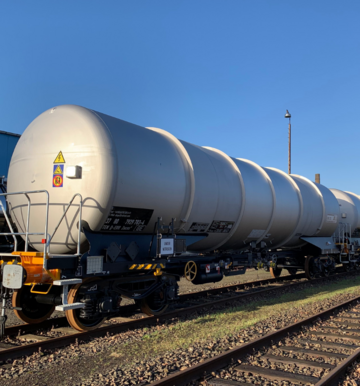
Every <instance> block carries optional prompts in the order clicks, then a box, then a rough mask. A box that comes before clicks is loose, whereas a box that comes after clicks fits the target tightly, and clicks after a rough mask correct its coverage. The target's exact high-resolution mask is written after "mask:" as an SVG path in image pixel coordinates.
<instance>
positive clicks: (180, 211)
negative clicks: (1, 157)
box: [8, 105, 360, 254]
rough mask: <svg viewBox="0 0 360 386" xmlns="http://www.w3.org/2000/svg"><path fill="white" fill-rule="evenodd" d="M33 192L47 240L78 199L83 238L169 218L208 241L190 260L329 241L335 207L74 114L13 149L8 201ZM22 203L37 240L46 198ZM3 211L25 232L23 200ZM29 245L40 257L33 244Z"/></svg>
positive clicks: (55, 115) (269, 179)
mask: <svg viewBox="0 0 360 386" xmlns="http://www.w3.org/2000/svg"><path fill="white" fill-rule="evenodd" d="M37 190H46V191H48V192H49V197H50V198H49V201H50V206H49V229H48V233H49V235H52V233H53V232H54V230H55V227H56V225H57V223H58V221H59V220H60V218H61V216H62V215H63V213H64V210H65V208H66V205H67V204H68V202H69V201H70V200H71V198H72V197H73V196H74V194H76V193H80V194H81V195H82V199H83V213H82V218H83V220H85V221H86V222H87V223H88V224H89V226H90V228H91V229H92V230H94V231H101V232H114V233H123V232H137V233H144V232H146V233H152V232H153V229H154V224H155V223H156V221H157V218H158V217H161V218H162V221H163V223H165V224H166V223H170V221H171V219H172V218H176V222H175V227H176V229H175V231H176V232H177V233H183V232H186V233H195V234H196V233H202V232H206V233H208V237H207V238H205V239H203V240H201V241H198V242H197V243H195V244H193V245H192V246H190V247H189V248H188V249H189V250H190V251H198V252H206V251H211V250H214V249H227V250H229V249H241V248H245V247H247V246H248V245H249V243H250V242H255V243H259V242H260V241H264V242H266V243H267V246H268V247H269V248H274V247H279V246H281V245H282V246H287V247H294V246H300V245H302V244H303V243H304V242H303V241H302V240H301V239H300V237H301V236H315V235H317V236H319V235H321V236H331V235H332V233H333V232H334V230H335V228H336V227H337V223H338V221H339V217H340V216H339V207H338V203H337V200H336V199H335V197H334V195H333V193H331V192H330V191H329V190H328V189H327V188H325V187H324V186H322V185H317V184H314V183H313V182H311V181H309V180H307V179H305V178H303V177H300V176H293V175H292V176H288V175H286V174H285V173H284V172H281V171H279V170H276V169H272V168H261V167H259V166H258V165H256V164H255V163H253V162H251V161H248V160H244V159H236V158H232V157H229V156H228V155H226V154H225V153H223V152H222V151H220V150H217V149H213V148H208V147H200V146H196V145H192V144H190V143H188V142H185V141H180V140H178V139H176V138H175V137H174V136H173V135H171V134H170V133H168V132H167V131H165V130H161V129H157V128H144V127H141V126H137V125H134V124H131V123H128V122H125V121H122V120H120V119H116V118H113V117H110V116H107V115H104V114H101V113H98V112H95V111H92V110H89V109H86V108H83V107H79V106H74V105H64V106H58V107H54V108H52V109H50V110H48V111H45V112H44V113H43V114H41V115H40V116H39V117H38V118H36V119H35V120H34V121H33V122H32V123H31V124H30V125H29V126H28V128H27V129H26V130H25V132H24V134H23V135H22V136H21V138H20V140H19V142H18V145H17V146H16V148H15V151H14V154H13V157H12V159H11V164H10V168H9V176H8V192H9V193H13V192H21V191H37ZM334 194H335V193H334ZM335 196H336V194H335ZM29 197H30V198H31V213H30V227H29V230H30V232H39V233H40V232H44V227H45V219H46V217H45V198H46V195H45V194H44V193H36V194H31V195H30V196H29ZM348 197H350V196H348ZM78 200H79V198H76V199H75V201H74V205H72V207H71V208H70V209H69V211H68V213H67V214H66V216H65V219H64V221H63V222H62V223H61V225H60V227H59V229H58V230H57V232H56V234H55V236H54V238H53V240H52V243H51V252H52V253H56V254H59V253H67V252H69V251H72V250H74V249H75V248H76V240H77V235H78V216H77V215H78V210H79V204H78V203H79V201H78ZM8 203H9V209H10V213H11V216H12V219H13V220H14V221H15V223H16V225H17V227H18V229H19V231H25V230H26V221H27V220H26V218H27V200H26V197H25V196H21V195H14V196H13V195H11V196H9V197H8ZM359 204H360V201H359ZM356 221H357V218H356ZM353 222H354V223H355V219H354V221H353ZM82 237H83V239H82V242H84V241H85V237H84V235H83V236H82ZM29 239H30V244H31V245H32V246H33V247H34V248H35V249H37V250H42V239H43V236H41V235H32V236H30V237H29Z"/></svg>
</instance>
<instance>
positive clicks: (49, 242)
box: [44, 193, 83, 269]
mask: <svg viewBox="0 0 360 386" xmlns="http://www.w3.org/2000/svg"><path fill="white" fill-rule="evenodd" d="M76 197H80V205H79V226H78V228H79V231H78V241H77V250H76V255H73V256H74V257H75V256H80V240H81V216H82V204H83V200H82V195H81V194H80V193H76V194H74V195H73V197H72V199H71V200H70V202H69V203H68V205H67V207H66V209H65V212H64V213H63V215H62V216H61V219H60V220H59V222H58V224H57V225H56V227H55V230H54V232H53V234H52V235H51V236H50V237H49V241H48V242H47V243H46V246H47V248H48V250H49V251H50V244H51V240H52V239H53V237H54V235H55V233H56V232H57V230H58V229H59V227H60V224H61V222H62V221H63V219H64V218H65V215H66V213H67V211H68V210H69V208H70V206H71V205H72V203H73V201H74V200H75V198H76ZM46 266H47V264H46V259H44V269H46Z"/></svg>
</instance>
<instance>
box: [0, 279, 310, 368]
mask: <svg viewBox="0 0 360 386" xmlns="http://www.w3.org/2000/svg"><path fill="white" fill-rule="evenodd" d="M305 283H307V282H305ZM302 284H304V282H296V283H292V284H285V285H283V286H279V287H274V288H270V289H269V288H267V289H263V290H260V291H252V292H247V293H244V294H239V295H235V296H232V297H229V298H225V299H219V300H216V301H212V302H209V303H204V304H198V305H194V306H191V307H186V308H181V309H178V310H174V311H170V312H167V313H165V314H163V315H157V316H149V317H146V318H142V319H134V320H131V321H129V322H123V323H117V324H112V325H108V326H105V327H99V328H98V329H96V330H92V331H86V332H77V333H74V334H72V335H65V336H61V337H58V338H51V337H50V338H49V339H48V340H45V341H40V342H35V343H30V344H26V345H21V346H15V347H11V348H9V349H4V350H3V351H0V361H4V360H7V359H14V358H18V357H21V356H28V355H32V354H33V353H34V352H37V351H38V350H39V349H41V350H47V349H54V348H58V347H63V346H66V345H69V344H72V343H75V342H76V341H78V342H80V341H84V340H88V339H90V338H97V337H103V336H106V335H107V334H118V333H121V332H124V331H128V330H129V329H136V328H141V327H145V326H147V327H148V326H155V325H157V324H159V323H163V322H165V321H167V320H171V319H173V318H176V317H179V316H185V315H187V314H189V313H193V312H198V311H199V310H203V309H205V308H208V307H212V306H214V305H219V304H224V305H225V304H226V303H230V302H233V301H236V300H240V299H245V298H250V297H252V296H258V295H261V294H265V293H268V292H269V291H280V290H282V289H284V288H290V287H292V288H294V287H296V286H299V285H302ZM55 320H56V319H50V320H49V322H51V321H55ZM50 324H51V323H50ZM52 324H55V322H52ZM32 326H34V325H32ZM17 328H19V326H17Z"/></svg>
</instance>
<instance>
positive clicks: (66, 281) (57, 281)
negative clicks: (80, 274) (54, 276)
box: [53, 279, 82, 286]
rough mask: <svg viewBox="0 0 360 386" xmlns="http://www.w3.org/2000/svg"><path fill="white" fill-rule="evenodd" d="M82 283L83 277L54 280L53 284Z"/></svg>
mask: <svg viewBox="0 0 360 386" xmlns="http://www.w3.org/2000/svg"><path fill="white" fill-rule="evenodd" d="M80 283H82V279H61V280H54V281H53V285H57V286H64V285H74V284H80Z"/></svg>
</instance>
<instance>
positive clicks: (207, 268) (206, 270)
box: [205, 264, 210, 273]
mask: <svg viewBox="0 0 360 386" xmlns="http://www.w3.org/2000/svg"><path fill="white" fill-rule="evenodd" d="M205 272H206V273H209V272H210V264H206V269H205Z"/></svg>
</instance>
